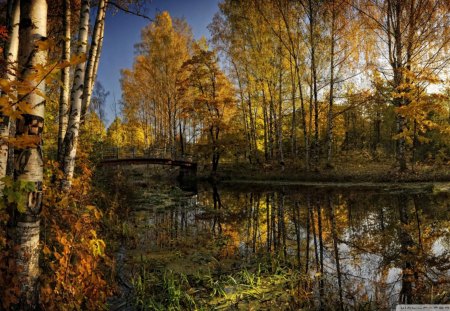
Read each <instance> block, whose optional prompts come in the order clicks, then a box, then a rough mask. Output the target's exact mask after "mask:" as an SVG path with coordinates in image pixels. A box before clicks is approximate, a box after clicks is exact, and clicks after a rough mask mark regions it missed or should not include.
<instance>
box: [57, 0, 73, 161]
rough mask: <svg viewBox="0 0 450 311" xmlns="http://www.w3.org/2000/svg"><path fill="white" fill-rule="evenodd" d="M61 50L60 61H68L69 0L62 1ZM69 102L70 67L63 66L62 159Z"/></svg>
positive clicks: (60, 119) (61, 110)
mask: <svg viewBox="0 0 450 311" xmlns="http://www.w3.org/2000/svg"><path fill="white" fill-rule="evenodd" d="M62 4H63V14H64V18H63V32H64V38H63V50H62V59H61V60H62V61H63V62H68V61H70V52H71V49H70V44H71V18H72V13H71V6H70V0H64V1H63V3H62ZM69 104H70V67H65V68H63V69H62V70H61V88H60V95H59V124H58V157H59V159H58V160H59V161H62V156H63V151H62V149H63V142H64V136H65V135H66V131H67V121H68V114H69Z"/></svg>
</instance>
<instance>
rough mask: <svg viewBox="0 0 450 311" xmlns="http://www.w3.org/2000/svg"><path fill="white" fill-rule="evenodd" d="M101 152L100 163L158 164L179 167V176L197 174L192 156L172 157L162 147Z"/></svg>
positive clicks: (193, 175)
mask: <svg viewBox="0 0 450 311" xmlns="http://www.w3.org/2000/svg"><path fill="white" fill-rule="evenodd" d="M101 154H102V157H101V161H100V163H101V164H102V165H121V164H123V165H127V164H159V165H169V166H178V167H180V177H181V178H186V177H188V178H189V177H191V178H192V177H195V176H196V174H197V163H196V162H193V161H192V158H190V157H188V156H184V157H181V158H176V159H173V158H172V157H171V156H170V155H169V153H168V152H166V151H165V150H163V149H147V150H143V149H138V148H107V149H103V150H102V153H101Z"/></svg>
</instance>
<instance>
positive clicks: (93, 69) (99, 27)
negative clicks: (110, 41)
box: [81, 0, 106, 122]
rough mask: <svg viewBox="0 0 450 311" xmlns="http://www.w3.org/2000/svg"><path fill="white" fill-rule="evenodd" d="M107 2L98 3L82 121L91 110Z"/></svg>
mask: <svg viewBox="0 0 450 311" xmlns="http://www.w3.org/2000/svg"><path fill="white" fill-rule="evenodd" d="M105 13H106V1H105V0H100V1H99V3H98V10H97V17H96V19H95V24H94V32H93V34H92V41H91V48H90V50H89V58H88V61H87V66H86V74H85V77H84V97H83V104H82V109H81V111H82V114H81V121H82V122H83V121H84V117H85V114H86V112H87V111H88V109H89V105H90V103H91V97H92V89H93V86H94V82H95V81H94V80H95V77H96V75H97V68H98V61H99V56H100V52H101V50H100V49H101V46H102V43H103V32H104V29H105V27H104V24H105Z"/></svg>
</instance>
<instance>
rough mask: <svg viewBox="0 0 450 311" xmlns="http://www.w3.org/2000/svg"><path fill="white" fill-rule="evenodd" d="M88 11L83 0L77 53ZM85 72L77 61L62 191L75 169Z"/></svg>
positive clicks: (82, 44)
mask: <svg viewBox="0 0 450 311" xmlns="http://www.w3.org/2000/svg"><path fill="white" fill-rule="evenodd" d="M89 13H90V0H83V2H82V5H81V10H80V28H79V32H78V41H79V45H78V49H77V54H78V55H83V54H86V51H87V41H88V33H89ZM85 73H86V66H85V63H79V64H78V65H77V66H76V68H75V77H74V80H73V86H72V93H71V100H70V101H71V111H70V115H69V123H68V127H67V132H66V135H65V137H64V142H63V155H64V157H63V163H62V167H63V172H64V178H63V180H62V182H61V187H62V189H63V190H64V191H68V190H69V189H70V187H71V184H72V178H73V173H74V170H75V156H76V153H77V145H78V136H79V130H80V117H81V108H82V102H83V95H84V94H83V90H84V87H83V83H84V76H85Z"/></svg>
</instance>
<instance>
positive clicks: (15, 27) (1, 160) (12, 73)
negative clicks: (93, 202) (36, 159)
mask: <svg viewBox="0 0 450 311" xmlns="http://www.w3.org/2000/svg"><path fill="white" fill-rule="evenodd" d="M7 14H8V24H9V25H8V43H7V46H6V49H5V51H4V55H5V59H6V69H5V76H4V77H3V78H5V79H7V80H8V81H9V82H12V81H14V80H15V79H16V75H17V58H18V51H19V22H20V1H19V0H10V1H9V2H8V12H7ZM3 104H9V103H3ZM1 116H2V121H1V124H0V179H1V178H3V177H5V176H6V168H7V163H8V149H9V148H8V142H7V138H8V136H9V124H10V118H9V117H8V116H7V115H6V114H5V113H4V111H3V108H2V114H1ZM3 187H4V184H3V183H2V182H0V194H1V191H2V190H3Z"/></svg>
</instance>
